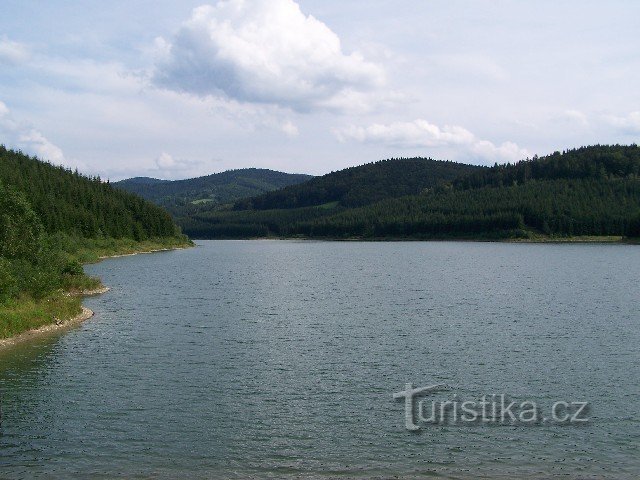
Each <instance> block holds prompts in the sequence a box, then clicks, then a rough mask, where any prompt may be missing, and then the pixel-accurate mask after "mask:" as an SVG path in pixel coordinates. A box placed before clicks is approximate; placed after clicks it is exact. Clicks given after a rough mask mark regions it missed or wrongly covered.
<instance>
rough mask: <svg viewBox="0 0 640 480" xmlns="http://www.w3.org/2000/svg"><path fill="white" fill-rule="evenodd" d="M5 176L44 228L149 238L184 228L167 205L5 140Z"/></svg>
mask: <svg viewBox="0 0 640 480" xmlns="http://www.w3.org/2000/svg"><path fill="white" fill-rule="evenodd" d="M0 181H2V182H3V183H4V184H5V185H6V186H10V187H12V188H13V189H15V190H16V191H19V192H21V193H23V194H24V196H25V197H26V198H27V199H28V201H29V203H30V204H31V206H32V208H33V210H34V211H35V212H36V214H37V215H38V217H39V219H40V221H41V222H42V225H43V227H44V229H45V230H46V231H47V232H49V233H53V232H65V233H68V234H73V235H80V236H83V237H99V236H106V237H113V238H134V239H136V240H144V239H147V238H153V237H167V236H175V235H177V234H178V231H177V230H176V226H175V224H174V222H173V220H172V219H171V216H170V215H169V214H167V212H165V211H164V210H162V209H161V208H159V207H157V206H155V205H153V204H150V203H149V202H146V201H145V200H143V199H141V198H139V197H137V196H135V195H133V194H131V193H127V192H124V191H121V190H119V189H115V188H113V187H112V186H111V185H109V184H108V183H104V182H102V181H101V180H100V178H89V177H86V176H84V175H81V174H79V173H78V172H72V171H70V170H68V169H66V168H64V167H56V166H54V165H51V164H50V163H46V162H41V161H39V160H38V159H36V158H34V157H30V156H27V155H24V154H22V153H21V152H16V151H13V150H8V149H6V148H5V147H3V146H0Z"/></svg>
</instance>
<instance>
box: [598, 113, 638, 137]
mask: <svg viewBox="0 0 640 480" xmlns="http://www.w3.org/2000/svg"><path fill="white" fill-rule="evenodd" d="M606 121H607V122H608V123H609V125H611V126H613V127H616V128H618V129H620V130H623V131H624V132H625V133H630V134H637V133H640V111H636V112H631V113H629V114H627V115H624V116H622V117H621V116H615V115H609V116H607V117H606Z"/></svg>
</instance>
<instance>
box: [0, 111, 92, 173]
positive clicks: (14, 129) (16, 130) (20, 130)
mask: <svg viewBox="0 0 640 480" xmlns="http://www.w3.org/2000/svg"><path fill="white" fill-rule="evenodd" d="M0 137H1V138H2V139H3V143H5V144H6V146H7V147H9V148H18V149H20V150H23V151H24V152H26V153H28V154H31V155H35V156H37V157H38V158H40V159H41V160H47V161H49V162H51V163H55V164H56V165H66V166H69V167H77V168H84V167H85V166H86V165H85V164H84V163H82V162H78V161H70V160H68V159H67V158H65V156H64V153H63V152H62V149H61V148H60V147H58V146H57V145H55V144H54V143H53V142H51V141H50V140H49V139H47V138H46V137H45V136H44V135H43V134H42V133H41V132H40V131H39V130H37V129H36V128H34V127H33V126H32V125H30V124H28V123H26V122H20V121H17V120H15V119H14V118H13V115H12V114H11V111H10V110H9V107H7V105H6V104H5V103H3V102H1V101H0Z"/></svg>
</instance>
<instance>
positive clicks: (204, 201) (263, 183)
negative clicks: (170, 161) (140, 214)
mask: <svg viewBox="0 0 640 480" xmlns="http://www.w3.org/2000/svg"><path fill="white" fill-rule="evenodd" d="M311 178H313V177H312V176H311V175H304V174H293V173H284V172H278V171H275V170H269V169H262V168H243V169H237V170H227V171H225V172H221V173H214V174H211V175H206V176H203V177H196V178H189V179H185V180H158V179H155V178H149V177H136V178H130V179H127V180H121V181H119V182H115V183H113V185H114V186H116V187H117V188H120V189H123V190H126V191H128V192H131V193H135V194H137V195H140V196H141V197H142V198H145V199H147V200H149V201H151V202H153V203H155V204H157V205H160V206H162V207H164V208H166V209H167V210H169V211H170V212H171V213H172V214H174V215H175V216H182V215H185V214H190V213H193V212H196V211H199V210H200V209H202V208H203V207H204V206H207V207H216V206H218V205H222V204H227V203H233V202H235V201H236V200H238V199H241V198H244V197H251V196H255V195H260V194H262V193H265V192H269V191H272V190H276V189H279V188H283V187H287V186H289V185H295V184H298V183H302V182H305V181H307V180H309V179H311Z"/></svg>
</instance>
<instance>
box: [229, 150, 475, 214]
mask: <svg viewBox="0 0 640 480" xmlns="http://www.w3.org/2000/svg"><path fill="white" fill-rule="evenodd" d="M481 169H482V167H478V166H476V165H467V164H464V163H456V162H451V161H447V160H434V159H432V158H424V157H413V158H392V159H388V160H380V161H377V162H372V163H367V164H364V165H359V166H356V167H349V168H345V169H344V170H338V171H336V172H331V173H328V174H326V175H323V176H321V177H315V178H313V179H311V180H309V181H308V182H305V183H302V184H298V185H292V186H289V187H286V188H283V189H281V190H276V191H273V192H268V193H265V194H262V195H260V196H258V197H254V198H250V199H243V200H240V201H238V202H236V204H235V209H236V210H245V209H254V210H271V209H274V208H300V207H311V206H314V205H323V204H327V203H331V202H337V203H338V204H339V205H340V206H343V207H359V206H363V205H368V204H370V203H375V202H377V201H380V200H385V199H388V198H397V197H402V196H405V195H416V194H418V193H420V192H421V191H423V190H424V189H425V188H432V187H435V186H436V185H438V184H439V183H443V182H451V181H453V180H455V179H456V178H459V177H460V176H464V175H467V174H470V173H473V172H476V171H478V170H481Z"/></svg>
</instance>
